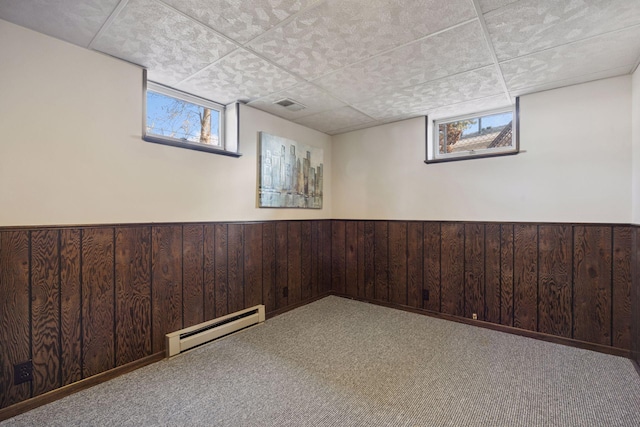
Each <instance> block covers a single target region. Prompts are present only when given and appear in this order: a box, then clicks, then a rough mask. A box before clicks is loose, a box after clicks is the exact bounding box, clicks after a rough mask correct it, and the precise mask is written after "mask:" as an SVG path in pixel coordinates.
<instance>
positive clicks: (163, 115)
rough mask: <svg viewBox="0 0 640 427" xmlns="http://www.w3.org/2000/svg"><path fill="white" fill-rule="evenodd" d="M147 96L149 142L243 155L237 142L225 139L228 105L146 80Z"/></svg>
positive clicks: (146, 136) (145, 128)
mask: <svg viewBox="0 0 640 427" xmlns="http://www.w3.org/2000/svg"><path fill="white" fill-rule="evenodd" d="M144 93H145V99H144V101H145V112H144V114H143V116H144V118H143V120H144V123H143V137H142V139H144V140H145V141H148V142H154V143H157V144H164V145H170V146H173V147H180V148H187V149H191V150H198V151H205V152H210V153H216V154H223V155H226V156H234V157H239V156H240V154H239V153H238V152H237V148H238V147H237V141H236V142H234V141H233V138H230V139H229V141H226V139H225V125H224V124H225V110H226V108H225V106H224V105H221V104H218V103H215V102H213V101H209V100H207V99H204V98H200V97H198V96H195V95H191V94H189V93H186V92H182V91H179V90H176V89H174V88H171V87H168V86H164V85H161V84H158V83H155V82H151V81H147V80H146V79H145V88H144ZM231 107H233V108H235V107H237V106H235V105H231ZM235 112H237V108H236V111H235Z"/></svg>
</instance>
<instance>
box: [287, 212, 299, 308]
mask: <svg viewBox="0 0 640 427" xmlns="http://www.w3.org/2000/svg"><path fill="white" fill-rule="evenodd" d="M288 228H289V229H288V236H287V245H288V248H287V256H288V261H287V286H288V287H289V304H295V303H298V302H300V300H301V294H302V292H301V280H302V271H301V268H302V257H301V253H300V251H301V248H302V245H301V231H302V230H301V226H300V221H290V222H289V224H288Z"/></svg>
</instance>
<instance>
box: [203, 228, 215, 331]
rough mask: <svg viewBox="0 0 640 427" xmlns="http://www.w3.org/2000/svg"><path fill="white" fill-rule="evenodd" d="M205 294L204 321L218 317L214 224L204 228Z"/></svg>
mask: <svg viewBox="0 0 640 427" xmlns="http://www.w3.org/2000/svg"><path fill="white" fill-rule="evenodd" d="M202 250H203V256H204V262H203V269H204V272H203V276H204V277H203V280H204V283H203V292H204V301H203V303H204V308H203V310H204V311H203V315H204V321H205V322H206V321H208V320H211V319H214V318H215V317H216V262H215V259H216V231H215V226H214V225H213V224H205V225H204V227H203V248H202Z"/></svg>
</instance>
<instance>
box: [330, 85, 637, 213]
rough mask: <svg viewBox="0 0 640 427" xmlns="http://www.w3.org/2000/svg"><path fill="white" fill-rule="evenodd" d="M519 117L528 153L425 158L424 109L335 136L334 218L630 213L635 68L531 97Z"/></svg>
mask: <svg viewBox="0 0 640 427" xmlns="http://www.w3.org/2000/svg"><path fill="white" fill-rule="evenodd" d="M636 74H637V73H636ZM636 79H637V77H636ZM636 116H637V115H636ZM520 117H521V128H520V147H521V150H523V151H524V152H523V153H520V154H518V155H515V156H506V157H498V158H487V159H474V160H463V161H456V162H450V163H439V164H429V165H427V164H425V163H424V162H423V161H424V159H425V122H424V119H423V118H417V119H411V120H407V121H403V122H397V123H392V124H388V125H384V126H379V127H375V128H370V129H365V130H360V131H355V132H351V133H347V134H343V135H339V136H335V137H334V140H333V144H334V145H333V162H332V166H333V182H334V183H335V185H334V189H333V190H334V191H333V213H334V217H335V218H344V219H347V218H354V219H383V218H384V219H407V220H471V221H534V222H538V221H539V222H546V221H549V222H606V223H629V222H630V221H631V200H630V199H631V197H630V195H631V160H630V159H631V123H630V118H631V77H630V76H623V77H618V78H613V79H607V80H600V81H596V82H591V83H587V84H582V85H577V86H571V87H566V88H562V89H557V90H551V91H547V92H540V93H536V94H532V95H527V96H523V97H522V98H521V99H520ZM636 120H637V118H636Z"/></svg>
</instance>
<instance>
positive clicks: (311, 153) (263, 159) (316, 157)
mask: <svg viewBox="0 0 640 427" xmlns="http://www.w3.org/2000/svg"><path fill="white" fill-rule="evenodd" d="M323 156H324V155H323V151H322V148H318V147H312V146H310V145H304V144H301V143H299V142H296V141H292V140H290V139H287V138H282V137H279V136H275V135H271V134H268V133H265V132H260V155H259V162H260V173H259V177H258V206H259V207H261V208H309V209H322V186H323V175H324V170H323V168H324V165H323V161H324V157H323Z"/></svg>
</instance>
